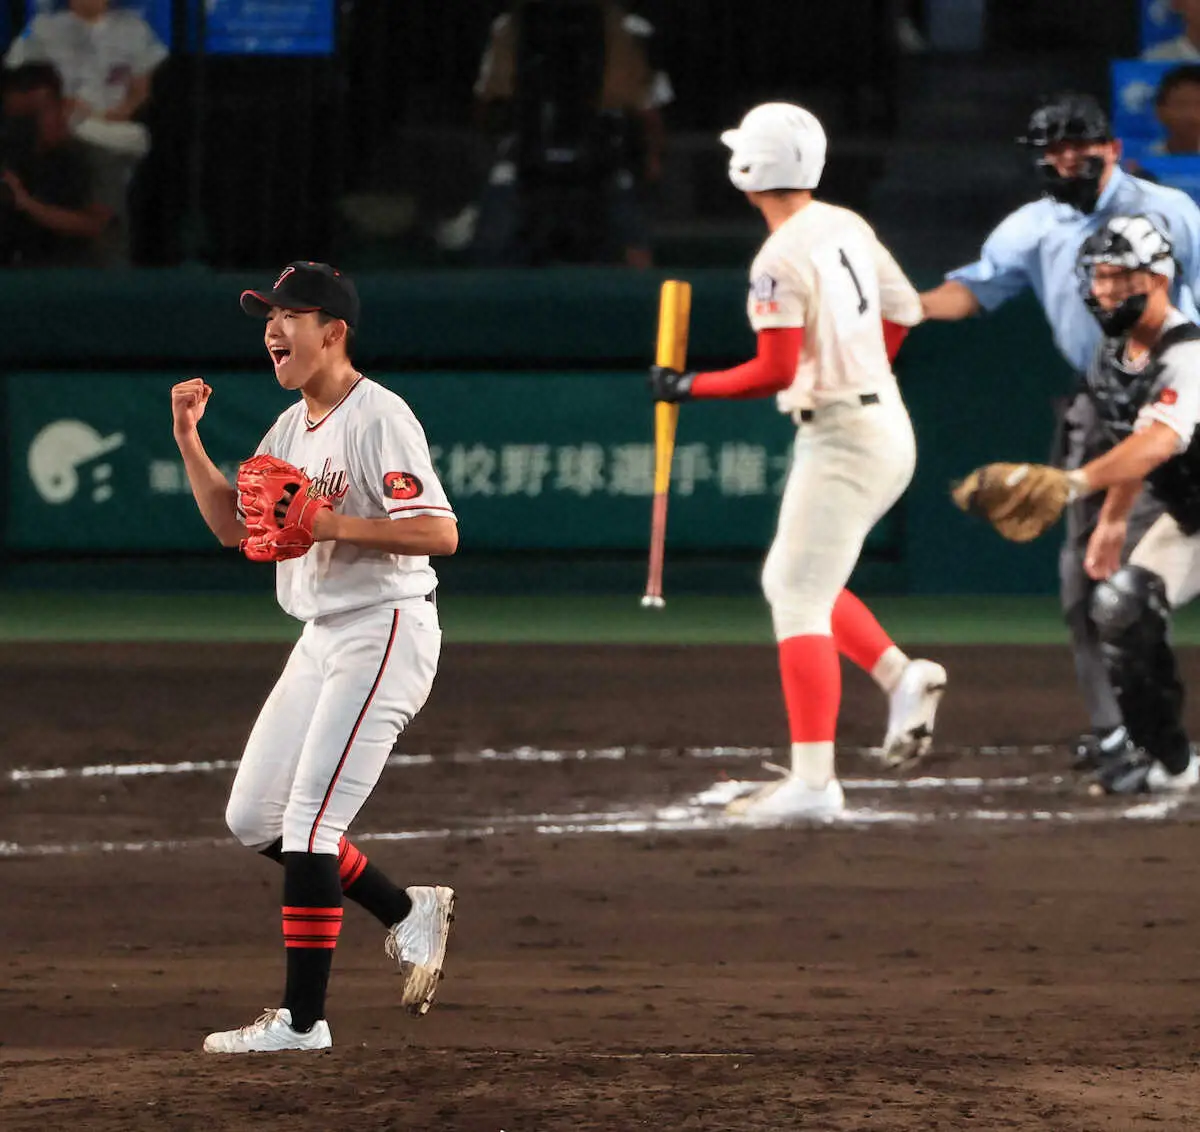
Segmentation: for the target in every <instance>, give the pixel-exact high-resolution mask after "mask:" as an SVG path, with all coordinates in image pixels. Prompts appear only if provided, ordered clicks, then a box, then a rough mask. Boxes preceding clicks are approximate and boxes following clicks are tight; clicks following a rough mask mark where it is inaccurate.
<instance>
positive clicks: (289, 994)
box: [282, 853, 342, 1030]
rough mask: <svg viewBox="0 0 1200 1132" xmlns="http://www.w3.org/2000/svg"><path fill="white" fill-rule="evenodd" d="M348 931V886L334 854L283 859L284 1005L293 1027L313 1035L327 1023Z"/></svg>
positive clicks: (313, 854)
mask: <svg viewBox="0 0 1200 1132" xmlns="http://www.w3.org/2000/svg"><path fill="white" fill-rule="evenodd" d="M341 928H342V882H341V880H340V879H339V877H338V863H337V858H336V857H334V856H333V855H332V854H329V853H284V854H283V945H284V948H285V949H286V951H287V987H286V989H285V990H284V992H283V1003H282V1005H283V1006H284V1007H285V1008H286V1009H287V1010H289V1011H291V1015H292V1026H293V1028H295V1029H297V1030H310V1029H312V1026H313V1023H314V1022H316V1021H318V1020H319V1019H321V1018H324V1017H325V992H326V990H327V988H328V986H329V971H330V968H331V967H332V966H333V951H334V948H335V947H337V939H338V933H339V932H340V931H341Z"/></svg>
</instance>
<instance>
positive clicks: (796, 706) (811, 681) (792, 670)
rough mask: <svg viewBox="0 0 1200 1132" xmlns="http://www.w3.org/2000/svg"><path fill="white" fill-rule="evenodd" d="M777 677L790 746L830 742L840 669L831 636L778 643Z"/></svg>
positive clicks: (838, 697) (839, 693) (839, 696)
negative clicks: (785, 714) (784, 706)
mask: <svg viewBox="0 0 1200 1132" xmlns="http://www.w3.org/2000/svg"><path fill="white" fill-rule="evenodd" d="M779 674H780V677H781V678H782V681H783V700H784V703H785V704H786V705H787V715H788V730H789V731H790V732H791V736H792V742H793V743H832V742H833V737H834V734H835V733H836V731H837V716H838V707H839V705H840V704H841V699H842V669H841V666H840V665H839V663H838V655H837V648H836V647H835V646H834V643H833V638H832V637H818V636H803V637H788V638H787V640H785V641H780V642H779Z"/></svg>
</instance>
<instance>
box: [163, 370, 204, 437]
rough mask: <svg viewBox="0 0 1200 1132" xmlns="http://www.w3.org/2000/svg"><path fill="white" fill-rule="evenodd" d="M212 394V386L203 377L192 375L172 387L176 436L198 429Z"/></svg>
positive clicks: (172, 407) (172, 410)
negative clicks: (197, 426)
mask: <svg viewBox="0 0 1200 1132" xmlns="http://www.w3.org/2000/svg"><path fill="white" fill-rule="evenodd" d="M211 396H212V386H211V385H209V384H207V383H206V382H205V380H204V378H202V377H190V378H188V380H187V381H181V382H180V383H179V384H178V385H174V386H172V387H171V415H172V417H173V418H174V424H175V435H176V436H178V435H179V434H181V433H189V432H194V431H195V430H196V425H197V424H199V423H200V418H201V417H202V416H204V408H205V406H206V405H207V404H208V399H209V398H210V397H211Z"/></svg>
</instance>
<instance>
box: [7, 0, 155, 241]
mask: <svg viewBox="0 0 1200 1132" xmlns="http://www.w3.org/2000/svg"><path fill="white" fill-rule="evenodd" d="M166 57H167V49H166V47H165V46H163V43H162V41H161V40H160V39H159V38H158V36H157V35H155V34H154V31H153V29H152V28H151V27H150V25H149V24H148V23H146V21H145V20H144V19H142V17H141V16H140V15H138V14H137V13H136V12H130V11H120V10H118V11H110V10H109V0H69V5H68V7H67V8H66V9H64V10H63V11H58V12H48V13H44V14H42V15H38V16H34V18H33V19H32V20H31V21H30V22H29V24H28V25H27V26H26V27H25V30H24V31H23V32H22V33H21V35H20V36H19V37H18V38H17V39H15V40H14V41H13V44H12V46H11V47H10V48H9V51H8V55H7V57H6V59H5V63H6V64H7V65H8V66H9V67H15V66H19V65H20V64H22V63H28V62H45V63H52V64H53V65H54V67H55V68H56V69H57V70H58V73H59V74H60V75H61V76H62V82H63V90H64V92H65V94H66V98H67V101H68V105H69V106H70V110H71V127H72V130H73V132H74V133H75V135H76V137H78V138H79V139H80V140H81V141H83V142H85V143H86V144H87V146H88V156H89V159H90V160H91V161H92V163H93V165H94V166H95V176H96V180H97V182H98V183H100V184H103V185H119V192H118V193H117V194H116V196H115V198H114V199H113V200H110V201H108V204H109V205H110V207H112V208H113V209H114V211H115V212H116V214H117V216H118V218H119V224H118V225H116V226H115V227H114V229H113V230H112V232H111V233H110V236H111V237H112V239H113V242H114V250H115V254H117V255H118V256H120V257H121V258H126V257H127V249H128V208H127V203H126V202H127V192H128V187H129V182H130V180H131V179H132V177H133V173H134V170H135V169H136V167H137V164H138V162H139V161H140V160H141V159H142V158H143V157H145V155H146V153H147V152H148V150H149V148H150V135H149V131H148V130H147V129H146V127H145V125H144V124H143V123H141V122H139V121H138V120H137V118H138V114H139V113H140V112H141V111H142V109H143V107H144V106H145V104H146V102H147V100H148V99H149V97H150V84H151V79H152V77H153V74H154V71H155V69H156V68H157V67H158V66H159V64H161V63H162V61H163V60H164V59H165V58H166Z"/></svg>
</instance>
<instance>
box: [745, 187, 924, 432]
mask: <svg viewBox="0 0 1200 1132" xmlns="http://www.w3.org/2000/svg"><path fill="white" fill-rule="evenodd" d="M747 309H748V312H749V315H750V325H751V326H752V327H753V328H754V330H755V331H759V330H766V329H770V328H775V327H803V328H804V348H803V350H802V351H801V353H800V360H799V363H798V365H797V369H796V377H795V380H794V381H793V382H792V384H791V385H790V386H789V387H788V388H787V389H785V390H784V391H783V392H782V393H780V394H779V397H778V403H779V408H780V410H781V411H782V412H786V413H791V412H793V411H794V410H796V409H810V408H815V407H817V406H820V405H823V404H829V403H832V402H835V401H845V400H848V399H851V398H852V397H853V396H857V395H859V394H863V393H881V392H885V391H887V390H888V389H890V388H892V387H893V386H894V385H895V380H896V379H895V377H894V376H893V374H892V367H891V363H890V362H889V361H888V358H887V349H886V347H885V346H884V341H883V327H882V323H881V319H887V320H889V321H890V322H896V323H899V324H900V325H902V326H915V325H916V324H917V323H918V322H920V321H921V318H922V314H921V300H920V297H919V296H918V295H917V292H916V290H915V289H914V287H913V285H912V284H911V283H910V282H909V281H908V278H907V276H905V274H904V272H903V271H902V270H901V269H900V266H899V265H898V264H897V263H896V261H895V260H894V259H893V258H892V256H891V253H890V252H889V251H888V250H887V249H886V248H885V247H884V246H883V245H882V244H881V243H880V242H879V240H878V238H877V237H876V235H875V232H874V231H873V230H872V228H871V226H870V225H869V224H868V223H867V222H866V221H865V220H864V219H863V218H862V217H861V216H859V215H858V214H857V213H855V212H851V211H850V210H849V209H848V208H839V207H838V206H837V205H832V204H826V203H825V202H824V201H812V202H811V203H810V204H808V205H806V206H805V207H804V208H802V209H800V210H799V211H798V212H796V213H795V214H794V215H792V216H790V217H789V218H788V219H787V220H786V221H784V223H783V224H781V225H780V226H779V227H778V228H777V229H776V230H775V231H774V232H772V233H771V235H770V236H769V237H768V238H767V242H766V243H765V244H763V246H762V249H761V251H759V253H758V255H757V256H756V257H755V260H754V263H753V265H752V266H751V268H750V296H749V299H748V302H747Z"/></svg>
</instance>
